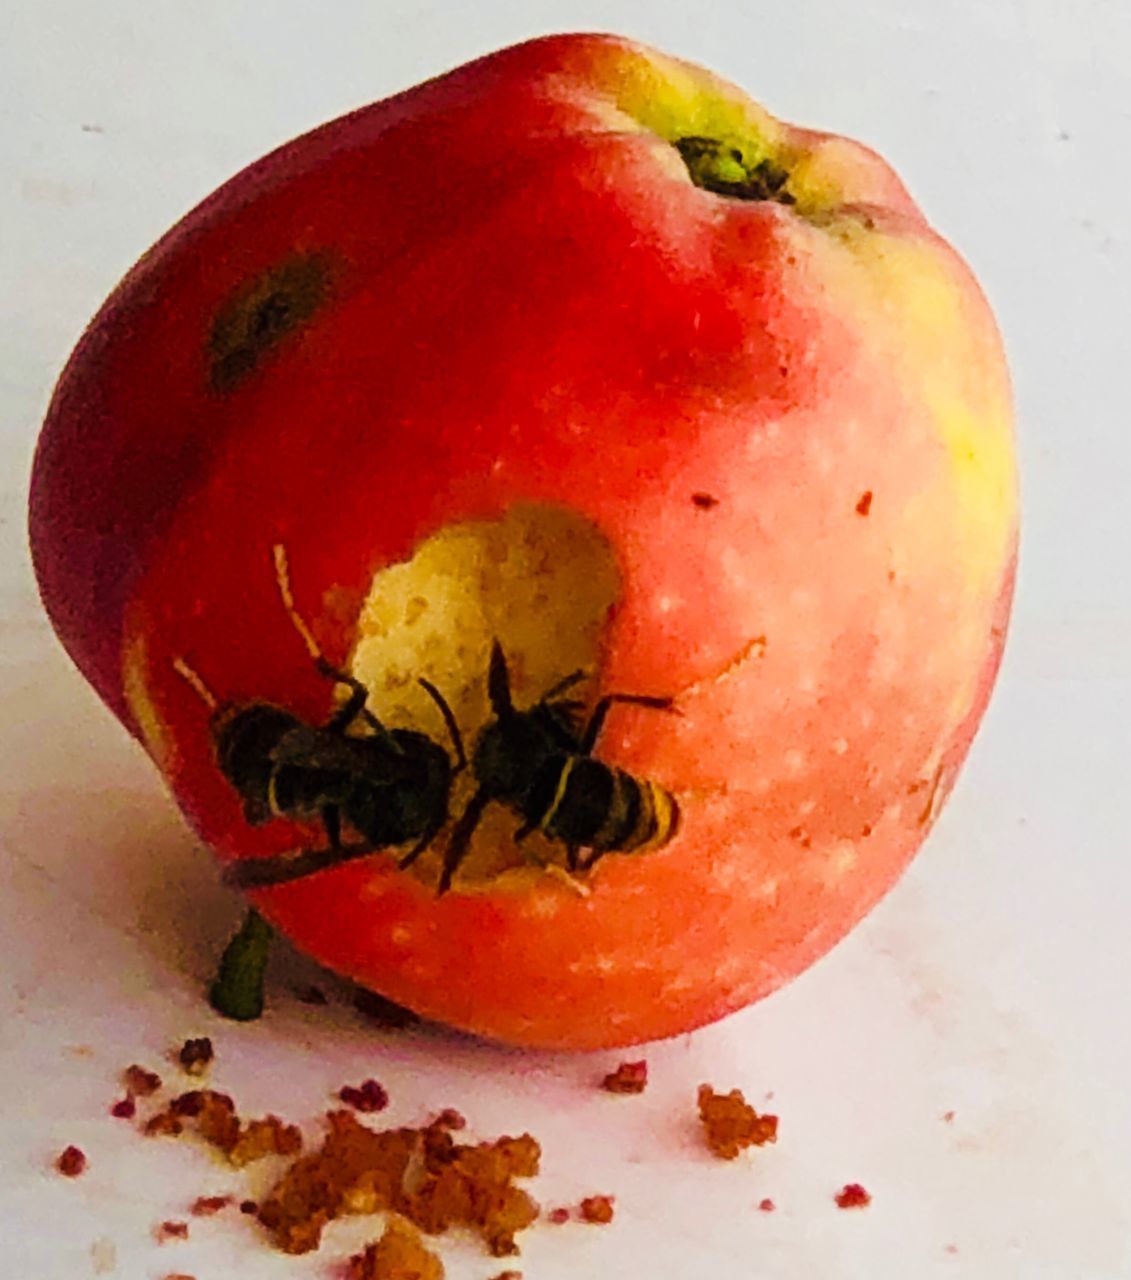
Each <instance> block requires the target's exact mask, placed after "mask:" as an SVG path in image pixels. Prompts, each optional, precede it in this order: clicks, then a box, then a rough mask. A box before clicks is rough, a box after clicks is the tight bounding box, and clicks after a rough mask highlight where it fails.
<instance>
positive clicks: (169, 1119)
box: [141, 1111, 185, 1138]
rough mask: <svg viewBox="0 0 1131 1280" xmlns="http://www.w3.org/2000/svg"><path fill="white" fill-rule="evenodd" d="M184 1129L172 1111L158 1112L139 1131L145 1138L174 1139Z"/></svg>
mask: <svg viewBox="0 0 1131 1280" xmlns="http://www.w3.org/2000/svg"><path fill="white" fill-rule="evenodd" d="M184 1127H185V1126H184V1125H183V1124H182V1123H181V1121H180V1120H179V1119H178V1118H177V1116H175V1115H174V1114H173V1112H172V1111H158V1113H157V1114H156V1115H155V1116H150V1117H149V1119H148V1120H147V1121H146V1122H145V1124H144V1125H143V1126H142V1130H141V1131H142V1133H144V1134H145V1136H146V1137H147V1138H164V1137H171V1138H175V1137H177V1135H178V1134H180V1133H181V1132H183V1130H184Z"/></svg>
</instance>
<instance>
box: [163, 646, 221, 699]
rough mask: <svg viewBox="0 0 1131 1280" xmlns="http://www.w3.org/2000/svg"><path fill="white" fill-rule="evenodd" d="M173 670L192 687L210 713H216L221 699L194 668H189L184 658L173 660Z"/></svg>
mask: <svg viewBox="0 0 1131 1280" xmlns="http://www.w3.org/2000/svg"><path fill="white" fill-rule="evenodd" d="M173 670H174V671H175V672H176V673H177V675H179V676H180V677H181V679H182V680H184V681H185V682H186V683H187V684H189V685H191V687H192V689H193V691H194V692H195V693H196V696H197V697H198V698H199V699H200V700H201V702H203V703H204V705H205V706H206V707H207V708H208V710H209V711H215V710H216V709H217V707H219V705H220V701H219V699H218V698H217V697H216V695H215V694H214V693H213V692H212V690H211V689H209V687H208V686H207V685H206V684H205V683H204V681H203V680H202V679H201V678H200V676H199V675H197V673H196V672H195V671H194V670H193V669H192V667H190V666H189V664H188V663H187V662H186V661H185V660H184V658H174V659H173Z"/></svg>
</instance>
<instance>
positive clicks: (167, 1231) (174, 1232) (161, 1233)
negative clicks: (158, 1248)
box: [153, 1220, 188, 1244]
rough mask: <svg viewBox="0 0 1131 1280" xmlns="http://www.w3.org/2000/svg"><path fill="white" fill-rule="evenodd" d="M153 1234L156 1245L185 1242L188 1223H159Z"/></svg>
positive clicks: (171, 1221) (170, 1221)
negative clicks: (168, 1242) (173, 1241)
mask: <svg viewBox="0 0 1131 1280" xmlns="http://www.w3.org/2000/svg"><path fill="white" fill-rule="evenodd" d="M153 1234H154V1235H155V1236H156V1237H157V1242H158V1244H165V1243H166V1242H167V1241H169V1240H187V1239H188V1223H187V1222H176V1221H173V1220H169V1221H167V1222H159V1223H158V1224H157V1226H156V1227H155V1228H154V1230H153Z"/></svg>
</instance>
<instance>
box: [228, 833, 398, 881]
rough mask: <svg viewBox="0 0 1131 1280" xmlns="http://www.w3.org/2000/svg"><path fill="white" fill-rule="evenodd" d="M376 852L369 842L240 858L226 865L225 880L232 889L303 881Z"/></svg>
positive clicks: (375, 848)
mask: <svg viewBox="0 0 1131 1280" xmlns="http://www.w3.org/2000/svg"><path fill="white" fill-rule="evenodd" d="M376 852H377V846H375V845H371V844H339V845H337V846H335V847H334V848H331V849H302V850H300V851H299V852H298V853H281V854H279V855H278V856H276V857H271V858H243V859H241V860H240V861H239V862H236V863H233V864H232V865H231V866H230V867H228V868H227V870H226V871H225V872H224V883H225V884H228V885H231V886H232V887H233V888H235V889H266V888H268V887H269V886H271V885H276V884H289V883H290V882H291V881H292V880H302V879H303V878H304V877H305V876H312V875H315V874H316V873H317V872H319V871H328V870H329V869H330V868H331V867H337V866H340V865H341V864H342V863H343V862H352V861H353V860H354V859H355V858H366V857H368V856H369V855H370V854H371V853H376Z"/></svg>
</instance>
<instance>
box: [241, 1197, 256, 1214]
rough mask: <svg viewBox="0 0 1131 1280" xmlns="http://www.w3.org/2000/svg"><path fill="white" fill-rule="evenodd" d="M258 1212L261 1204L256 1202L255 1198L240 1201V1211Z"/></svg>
mask: <svg viewBox="0 0 1131 1280" xmlns="http://www.w3.org/2000/svg"><path fill="white" fill-rule="evenodd" d="M258 1212H259V1205H258V1204H256V1202H255V1201H254V1200H241V1201H240V1213H247V1214H251V1213H258Z"/></svg>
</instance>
